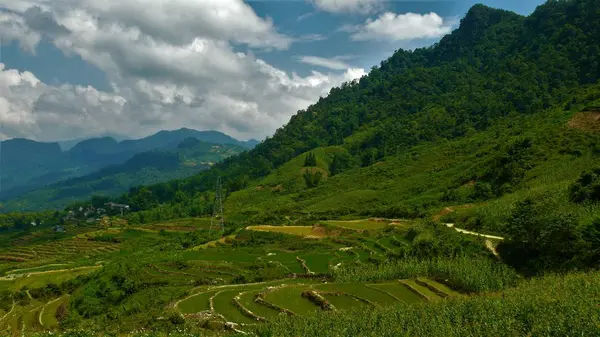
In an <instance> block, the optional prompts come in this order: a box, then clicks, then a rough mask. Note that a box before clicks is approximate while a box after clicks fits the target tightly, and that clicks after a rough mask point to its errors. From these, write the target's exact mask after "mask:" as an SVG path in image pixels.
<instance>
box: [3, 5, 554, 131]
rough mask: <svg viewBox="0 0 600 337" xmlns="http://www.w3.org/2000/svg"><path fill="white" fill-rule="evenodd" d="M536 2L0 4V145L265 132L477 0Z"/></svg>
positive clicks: (452, 20)
mask: <svg viewBox="0 0 600 337" xmlns="http://www.w3.org/2000/svg"><path fill="white" fill-rule="evenodd" d="M477 2H479V3H483V4H486V5H488V6H491V7H496V8H503V9H507V10H511V11H515V12H517V13H520V14H523V15H528V14H530V13H531V12H532V11H533V10H534V9H535V8H536V6H538V5H540V4H541V3H542V2H543V1H542V0H481V1H471V0H456V1H445V0H443V1H432V0H421V1H419V0H415V1H403V0H397V1H381V0H264V1H249V0H246V1H244V0H102V1H98V0H0V39H1V40H0V139H10V138H29V139H34V140H38V141H59V140H69V139H78V138H85V137H94V136H98V135H103V134H107V133H111V134H119V135H123V136H125V137H129V138H139V137H145V136H147V135H150V134H152V133H155V132H157V131H159V130H174V129H179V128H181V127H188V128H194V129H197V130H218V131H221V132H224V133H227V134H229V135H231V136H233V137H236V138H238V139H241V140H247V139H250V138H256V139H259V140H262V139H264V138H265V137H266V136H270V135H272V134H273V132H274V131H275V130H276V129H277V128H279V127H281V126H283V125H285V124H286V123H287V121H288V120H289V118H290V117H291V116H292V115H293V114H295V113H296V112H297V111H298V110H301V109H305V108H307V107H308V106H309V105H311V104H313V103H314V102H316V101H317V100H318V99H319V97H321V96H326V95H327V93H328V92H329V91H330V89H331V88H332V87H334V86H338V85H340V84H342V83H343V82H347V81H352V80H355V79H358V78H360V77H361V76H364V75H365V74H367V73H368V71H369V70H370V69H371V67H373V66H377V65H379V64H380V62H381V61H382V60H384V59H386V58H388V57H389V56H391V55H392V54H393V52H394V51H395V50H398V49H414V48H419V47H424V46H428V45H431V44H433V43H435V42H437V41H439V39H440V38H441V37H442V36H444V35H446V34H448V33H450V32H451V31H452V30H453V29H455V28H457V25H458V24H459V21H460V18H461V17H463V16H464V15H465V14H466V12H467V11H468V9H469V8H470V7H471V6H472V5H474V4H475V3H477Z"/></svg>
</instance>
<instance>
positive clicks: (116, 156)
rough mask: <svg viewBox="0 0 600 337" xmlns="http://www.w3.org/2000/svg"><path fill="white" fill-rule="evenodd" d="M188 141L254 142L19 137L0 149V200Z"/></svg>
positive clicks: (204, 136) (198, 135)
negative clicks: (56, 140) (72, 139)
mask: <svg viewBox="0 0 600 337" xmlns="http://www.w3.org/2000/svg"><path fill="white" fill-rule="evenodd" d="M115 136H117V137H119V136H118V135H115ZM119 138H122V137H119ZM188 138H194V139H197V140H198V141H200V142H203V143H210V144H226V145H234V146H236V147H238V148H239V149H240V150H242V149H251V148H253V147H254V146H255V145H256V144H257V143H258V142H257V141H255V140H250V141H246V142H245V141H240V140H237V139H235V138H233V137H230V136H228V135H226V134H224V133H221V132H218V131H197V130H192V129H187V128H181V129H178V130H173V131H160V132H157V133H155V134H153V135H151V136H148V137H145V138H141V139H120V140H117V139H115V138H113V137H110V136H106V137H99V138H91V139H84V140H78V142H77V143H76V144H74V142H75V140H74V141H65V142H37V141H33V140H29V139H23V138H18V139H10V140H6V141H3V142H2V144H1V145H2V147H1V149H0V169H1V180H0V182H1V183H2V186H1V191H0V200H6V199H9V198H15V197H18V196H20V195H22V194H24V193H27V192H29V191H32V190H35V189H37V188H40V187H42V186H45V185H49V184H53V183H56V182H58V181H61V180H65V179H69V178H74V177H80V176H84V175H87V174H90V173H93V172H95V171H98V170H101V169H103V168H105V167H107V166H112V165H119V164H123V163H125V162H127V161H128V160H130V159H132V158H133V157H134V156H135V155H137V154H140V153H144V152H149V151H170V150H175V149H177V147H178V145H179V144H180V143H181V142H183V141H184V140H185V139H188ZM238 152H239V151H238Z"/></svg>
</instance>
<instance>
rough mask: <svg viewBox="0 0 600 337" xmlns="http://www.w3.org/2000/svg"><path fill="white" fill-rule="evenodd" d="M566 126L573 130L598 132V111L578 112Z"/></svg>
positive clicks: (599, 129) (599, 113)
mask: <svg viewBox="0 0 600 337" xmlns="http://www.w3.org/2000/svg"><path fill="white" fill-rule="evenodd" d="M567 125H568V126H569V127H571V128H573V129H579V130H586V131H593V132H600V111H585V112H580V113H578V114H576V115H575V116H573V118H571V120H570V121H569V122H568V123H567Z"/></svg>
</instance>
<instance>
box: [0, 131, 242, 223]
mask: <svg viewBox="0 0 600 337" xmlns="http://www.w3.org/2000/svg"><path fill="white" fill-rule="evenodd" d="M101 143H103V142H94V144H95V145H99V144H100V145H101ZM107 144H111V143H109V142H108V141H106V144H104V145H107ZM245 150H246V148H244V147H242V146H239V145H233V144H214V143H207V142H202V141H200V140H198V139H197V138H193V137H189V138H186V139H184V140H183V141H181V142H180V143H179V144H178V145H177V146H176V147H175V148H170V149H166V150H165V149H161V150H157V149H154V150H151V151H147V152H141V153H137V154H135V155H134V156H133V157H131V158H130V159H128V160H127V161H125V162H124V163H122V164H117V165H110V166H107V167H104V168H102V169H100V170H98V171H95V172H92V173H89V174H86V175H83V176H77V177H71V178H68V179H65V180H61V181H58V182H55V183H52V184H49V185H46V186H38V187H36V188H34V189H30V190H29V191H28V192H26V193H22V194H19V195H17V196H12V197H11V198H10V199H8V200H6V199H7V198H4V199H5V200H3V201H2V204H3V205H2V206H3V209H4V210H5V211H16V210H29V211H31V210H40V209H52V208H56V209H59V208H62V207H65V206H66V205H67V204H69V203H71V202H74V201H80V200H85V199H89V198H90V197H92V196H115V195H118V194H121V193H123V192H126V191H128V190H129V189H130V188H131V187H136V186H140V185H146V184H153V183H159V182H164V181H168V180H172V179H178V178H185V177H189V176H191V175H193V174H195V173H198V172H200V171H202V170H205V169H208V168H210V167H211V166H212V165H214V164H215V163H217V162H220V161H221V160H223V159H225V158H228V157H230V156H233V155H236V154H238V153H240V152H243V151H245Z"/></svg>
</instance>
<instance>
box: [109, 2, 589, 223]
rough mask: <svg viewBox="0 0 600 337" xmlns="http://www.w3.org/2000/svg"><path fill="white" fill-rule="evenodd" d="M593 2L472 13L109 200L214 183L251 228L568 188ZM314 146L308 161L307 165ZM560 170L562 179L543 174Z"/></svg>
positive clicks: (578, 135) (584, 149)
mask: <svg viewBox="0 0 600 337" xmlns="http://www.w3.org/2000/svg"><path fill="white" fill-rule="evenodd" d="M596 5H597V1H593V0H587V1H585V0H578V1H552V2H548V3H546V4H544V5H543V6H540V7H539V8H538V9H537V10H536V11H535V12H534V13H533V14H532V15H531V16H529V17H524V16H520V15H518V14H515V13H511V12H508V11H504V10H497V9H492V8H489V7H486V6H483V5H477V6H474V7H472V8H471V9H470V10H469V12H468V13H467V14H466V16H465V17H464V18H463V19H462V21H461V24H460V26H459V28H458V29H456V30H455V31H454V32H452V33H451V34H449V35H447V36H445V37H444V38H442V39H441V40H440V42H439V43H437V44H435V45H434V46H432V47H429V48H422V49H417V50H414V51H405V50H398V51H397V52H395V53H394V54H393V55H392V56H391V57H390V58H389V59H387V60H385V61H383V62H381V65H380V66H379V67H376V68H374V69H372V71H371V72H370V73H369V75H368V76H364V77H363V78H361V79H360V80H356V81H352V82H349V83H345V84H343V85H342V86H341V87H339V88H333V89H331V91H330V93H329V95H328V96H327V97H324V98H321V99H320V100H319V101H318V102H317V103H315V104H313V105H311V106H309V107H308V108H307V109H306V110H301V111H299V112H298V113H297V114H296V115H295V116H293V117H292V118H291V120H290V121H289V123H287V124H286V125H285V126H284V127H282V128H281V129H279V130H278V131H277V132H276V133H275V134H274V135H273V136H272V137H270V138H268V139H266V140H265V141H263V142H262V143H260V144H258V145H257V146H256V147H255V148H254V149H252V150H251V151H248V152H245V153H242V154H240V155H238V156H235V157H232V158H229V159H227V160H225V161H223V162H222V163H220V164H218V165H216V166H215V167H214V168H212V169H211V170H207V171H204V172H201V173H200V174H198V175H195V176H193V177H190V178H188V179H185V180H183V181H173V182H169V183H165V184H157V185H153V186H148V188H147V189H143V190H142V192H140V191H131V193H128V194H126V195H123V196H122V197H121V198H120V199H119V200H121V201H123V202H128V201H131V200H137V199H139V198H141V197H142V196H141V195H140V194H139V193H143V194H144V196H146V197H147V196H149V195H154V197H155V198H156V199H157V201H158V202H161V203H170V202H172V201H173V199H172V198H173V197H172V194H171V195H169V194H164V193H162V192H161V191H163V190H164V189H179V190H181V191H182V192H184V193H187V195H188V196H190V197H191V196H194V195H195V194H196V193H197V191H210V190H212V189H213V188H214V184H215V180H216V177H217V176H220V177H221V178H222V180H223V183H224V185H225V186H226V187H227V188H228V189H229V191H230V195H229V197H228V200H227V202H226V209H227V210H228V212H229V213H230V214H231V215H233V216H236V219H237V216H238V215H239V216H241V215H243V218H245V219H250V220H248V221H249V222H255V221H258V222H260V221H266V220H267V219H277V218H282V217H285V216H287V215H289V214H290V213H291V212H292V213H296V212H300V213H310V214H315V212H316V213H322V214H329V215H340V214H363V215H364V214H372V215H383V214H385V215H388V216H405V215H422V214H424V212H426V211H429V210H431V209H433V208H436V207H443V206H444V204H448V203H450V201H449V200H452V202H453V203H454V202H465V203H468V202H470V201H473V200H479V199H481V198H488V199H490V198H492V199H493V198H503V197H504V196H509V195H511V194H512V193H517V192H519V191H523V190H528V189H532V188H537V184H538V183H541V182H542V181H544V179H546V180H552V181H557V184H559V185H560V186H563V187H564V186H567V185H568V184H569V182H570V181H572V180H573V179H575V177H576V176H577V175H578V174H579V173H580V172H581V171H583V170H584V169H585V168H586V167H588V166H591V165H592V164H593V163H594V160H597V157H595V156H597V152H595V151H596V150H594V149H597V145H594V144H596V143H595V142H597V141H598V137H597V134H595V133H592V134H589V133H588V132H587V131H585V130H575V129H573V128H570V127H568V125H569V124H568V121H569V119H570V118H572V117H574V116H575V114H577V113H578V112H579V111H581V109H584V108H585V107H586V105H590V104H591V105H593V104H596V105H597V102H595V101H596V100H597V99H598V97H600V96H599V94H598V92H599V90H598V79H599V78H600V65H599V63H598V58H597V55H598V51H599V50H600V49H599V45H600V13H599V12H598V11H597V10H596V9H597V6H596ZM521 137H525V138H524V139H521ZM311 151H312V152H314V153H315V154H316V166H315V165H312V168H306V167H304V166H303V163H304V158H305V157H306V156H307V152H311ZM575 154H577V155H578V156H579V157H578V158H581V159H580V161H577V162H576V163H575V162H573V156H574V155H575ZM561 161H564V162H570V163H571V166H570V167H569V170H568V171H565V170H563V171H556V170H554V171H553V170H552V168H551V167H552V166H551V165H554V164H555V163H558V162H561ZM309 182H310V183H309ZM475 189H476V190H475ZM522 193H524V192H522ZM560 193H565V192H564V191H562V190H561V192H560ZM561 195H562V194H561ZM515 198H516V197H515ZM143 205H145V206H147V205H155V204H152V203H145V204H143ZM144 209H145V208H140V209H138V210H144ZM207 209H208V208H207ZM164 211H165V209H164V208H162V212H163V213H162V214H163V215H164ZM148 212H149V213H151V212H152V209H148ZM145 219H151V217H150V216H146V217H145ZM252 219H253V220H254V221H253V220H252Z"/></svg>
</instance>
